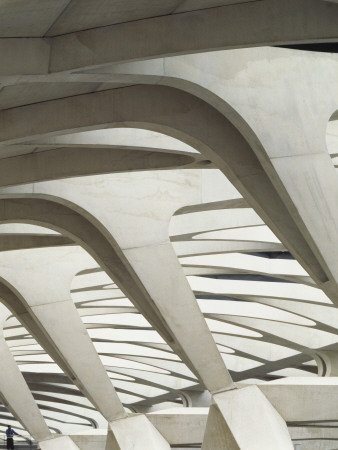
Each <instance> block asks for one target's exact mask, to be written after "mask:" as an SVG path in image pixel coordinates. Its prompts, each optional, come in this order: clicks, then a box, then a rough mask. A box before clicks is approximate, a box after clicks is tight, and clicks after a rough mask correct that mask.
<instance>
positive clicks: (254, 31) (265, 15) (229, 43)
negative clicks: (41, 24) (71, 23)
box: [0, 0, 338, 81]
mask: <svg viewBox="0 0 338 450" xmlns="http://www.w3.org/2000/svg"><path fill="white" fill-rule="evenodd" d="M331 1H333V0H331ZM236 3H237V2H234V4H230V5H226V6H220V7H218V8H204V9H200V10H197V11H189V8H188V11H187V12H185V11H184V9H182V10H181V11H180V10H178V11H177V13H176V14H168V15H165V16H162V17H153V18H148V19H143V20H136V21H133V22H127V23H121V24H116V25H112V26H104V27H101V28H93V29H91V30H88V31H79V32H73V33H70V32H69V31H66V32H62V33H56V34H60V36H55V37H50V38H44V39H43V38H31V39H29V38H25V39H22V38H21V39H13V38H11V39H4V38H2V40H1V47H0V51H1V54H2V55H3V56H4V60H3V67H1V75H3V76H8V75H12V74H13V75H22V74H27V75H31V74H33V75H34V79H35V80H36V78H37V76H38V75H47V74H48V73H50V72H63V71H71V70H72V69H75V68H76V69H79V71H80V73H81V71H84V69H90V68H93V67H95V66H100V65H103V64H107V63H112V62H119V61H128V60H136V59H147V58H154V57H159V56H165V55H174V54H187V53H196V52H206V51H210V50H222V49H229V48H240V47H252V46H260V45H281V44H292V43H309V42H330V41H333V42H335V41H337V38H338V36H337V29H336V19H337V14H338V13H337V5H335V4H334V3H329V2H325V1H321V0H284V1H283V2H282V3H281V2H279V0H261V1H252V2H250V3H249V2H244V5H243V4H242V5H241V4H236ZM191 9H193V8H192V7H191ZM180 12H182V13H183V14H180ZM156 15H157V14H156ZM290 17H292V23H290ZM262 24H264V25H265V26H262ZM90 28H92V27H90ZM172 30H175V33H174V34H173V33H172ZM51 32H52V30H51ZM168 36H171V39H170V40H168ZM13 55H16V57H15V58H14V57H13ZM56 75H58V74H56ZM67 75H68V74H67ZM74 75H75V76H76V79H77V80H78V79H79V77H80V75H79V74H77V73H76V74H74ZM80 79H81V78H80ZM87 79H88V78H87ZM55 80H56V81H58V80H60V77H57V78H56V79H55ZM61 80H62V81H64V78H61Z"/></svg>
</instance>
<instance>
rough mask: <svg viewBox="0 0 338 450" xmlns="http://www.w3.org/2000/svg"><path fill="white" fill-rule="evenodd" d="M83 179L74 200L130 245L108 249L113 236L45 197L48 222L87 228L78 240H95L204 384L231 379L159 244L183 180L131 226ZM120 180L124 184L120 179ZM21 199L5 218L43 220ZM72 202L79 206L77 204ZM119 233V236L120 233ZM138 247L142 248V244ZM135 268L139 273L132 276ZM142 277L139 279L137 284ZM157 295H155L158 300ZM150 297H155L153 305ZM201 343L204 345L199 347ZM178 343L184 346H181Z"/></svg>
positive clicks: (116, 275)
mask: <svg viewBox="0 0 338 450" xmlns="http://www.w3.org/2000/svg"><path fill="white" fill-rule="evenodd" d="M148 176H149V175H148ZM186 176H188V175H184V176H183V180H182V183H183V181H184V180H185V177H186ZM142 177H143V176H141V178H140V181H142ZM167 178H168V175H167V174H166V175H164V176H163V180H164V181H163V183H164V184H163V189H169V188H170V187H172V186H173V182H172V181H171V180H170V177H169V180H167ZM161 179H162V176H161V175H160V174H159V173H158V175H156V174H155V175H154V181H153V182H152V184H153V186H154V187H155V188H156V189H157V187H156V183H157V184H158V183H160V184H159V186H160V185H161ZM166 180H167V181H166ZM102 181H103V180H102ZM108 182H112V183H113V185H112V186H110V187H109V186H108V187H107V189H108V191H109V190H110V189H111V188H113V186H114V179H111V180H110V181H109V180H108ZM82 183H83V182H82V181H80V184H79V185H78V187H79V190H78V189H77V188H76V184H75V185H74V186H73V189H72V192H73V193H74V194H75V199H76V200H77V204H78V205H81V206H82V205H83V206H85V207H86V206H87V208H89V209H90V211H89V212H90V217H91V218H92V217H93V215H96V216H97V220H100V221H101V222H102V223H101V225H100V228H102V227H103V226H105V229H108V230H109V231H110V235H111V236H114V235H116V230H121V231H122V230H123V232H122V234H123V240H124V243H120V245H124V246H125V247H129V248H130V250H126V251H125V252H124V253H120V252H121V251H120V252H119V253H117V254H116V253H115V252H112V250H113V249H112V248H111V247H112V246H114V247H115V248H118V246H117V245H116V241H115V240H114V239H111V237H110V238H109V240H110V243H109V244H108V246H107V242H103V240H102V236H101V237H100V234H98V230H97V229H95V227H94V226H93V225H91V232H89V233H88V231H89V229H88V224H87V225H85V226H82V225H83V224H81V226H80V224H79V223H78V225H76V224H75V223H74V222H73V224H66V223H65V220H67V221H68V220H69V215H68V217H67V215H65V213H61V209H62V208H61V206H60V205H57V209H59V210H60V213H58V214H57V216H56V217H55V218H53V217H52V216H51V212H52V209H51V203H49V205H45V208H47V210H48V216H49V219H48V220H50V221H51V222H53V221H54V220H55V222H54V224H55V223H58V224H59V226H60V224H61V222H60V219H61V221H62V222H63V224H62V226H63V227H64V228H63V229H65V228H66V229H67V230H69V229H73V230H72V232H73V233H74V235H76V234H78V233H82V234H83V233H84V234H85V235H84V236H83V238H82V239H81V241H82V243H85V245H86V246H87V248H88V247H89V246H90V245H91V246H93V245H95V247H96V249H95V250H94V251H95V253H96V255H97V257H99V261H100V265H101V266H102V267H104V268H107V269H108V270H109V271H110V273H111V274H112V278H113V279H114V280H115V281H116V282H117V283H118V284H119V281H120V280H121V276H122V275H123V276H122V278H123V281H122V283H121V284H122V288H124V289H126V290H127V294H128V297H129V298H130V299H131V300H136V302H137V303H136V306H137V307H139V308H140V310H141V311H142V312H145V315H146V317H147V318H149V319H148V320H150V322H151V323H153V324H155V327H156V328H157V329H158V330H159V332H160V333H162V335H164V338H165V339H166V340H167V342H168V343H169V345H171V346H173V347H174V349H175V351H176V350H178V352H179V355H182V358H183V361H184V362H185V363H186V364H187V365H188V366H189V367H192V368H193V371H194V372H195V373H196V374H197V376H199V377H200V378H201V379H202V380H203V382H204V383H205V385H206V387H207V388H208V389H210V390H211V391H214V390H219V389H222V388H224V387H226V386H229V385H231V378H230V376H229V374H228V372H227V370H226V368H225V366H224V362H223V360H222V358H221V356H220V353H219V351H218V349H217V347H216V345H215V342H214V340H213V338H212V336H211V334H210V332H209V330H208V328H207V326H206V323H205V320H204V318H203V316H202V313H201V312H200V309H199V307H198V305H197V303H196V300H195V298H194V296H193V294H192V291H191V288H190V286H189V284H188V283H187V280H186V277H185V275H184V273H183V271H182V269H181V267H180V265H179V263H178V260H177V256H176V254H175V252H174V251H173V249H172V246H171V244H170V243H168V242H167V243H166V244H165V245H162V244H161V242H163V240H166V241H167V240H168V222H169V220H170V217H171V215H172V213H173V211H175V210H176V209H177V208H178V207H179V206H180V205H181V204H182V201H183V200H182V197H181V189H182V188H183V189H184V187H185V185H184V184H182V185H181V186H178V187H177V188H176V189H177V190H178V191H177V193H175V195H174V194H173V191H172V193H171V195H172V200H171V201H169V200H168V201H167V202H166V204H165V205H164V204H163V203H162V201H161V198H162V197H161V198H160V199H159V200H160V201H161V203H162V206H161V208H160V209H158V211H157V212H155V213H154V214H155V217H156V216H157V217H156V220H153V219H151V218H150V220H148V215H147V214H145V215H143V214H142V213H141V214H140V215H139V220H140V222H139V221H136V220H134V221H133V224H132V223H130V222H129V226H128V227H125V225H124V220H125V216H124V215H116V214H115V212H114V206H113V203H112V198H111V197H110V196H109V195H108V196H107V197H102V196H99V197H97V194H96V189H97V187H99V186H100V183H101V181H100V182H99V183H98V184H96V183H95V179H92V181H90V180H89V179H87V180H86V186H87V187H89V185H91V186H92V189H91V191H92V193H93V197H89V196H88V195H85V196H83V195H82V188H81V185H82ZM88 183H89V184H88ZM166 183H168V184H167V187H165V185H166ZM122 184H123V185H124V181H123V179H122ZM175 184H176V185H178V184H179V183H177V182H176V183H175ZM43 186H44V185H43V184H41V187H43ZM58 186H60V187H61V188H62V186H63V185H62V183H61V184H60V185H54V183H51V184H49V183H47V184H46V185H45V188H47V190H49V191H51V190H52V191H53V188H54V189H55V187H56V188H57V187H58ZM135 188H136V190H135V192H134V194H133V195H134V196H136V198H135V202H137V201H138V199H139V198H140V197H139V196H140V195H141V196H142V195H145V193H144V192H143V190H142V187H141V185H140V184H138V183H137V184H136V185H132V186H131V189H132V190H134V189H135ZM62 190H63V188H62ZM164 192H165V191H164ZM199 192H200V190H199V187H198V185H197V188H196V190H195V188H194V189H192V192H191V193H190V196H189V198H190V197H191V198H195V195H199ZM54 193H55V190H54ZM65 194H66V192H64V193H63V194H62V193H61V192H58V193H57V194H56V195H57V197H58V198H59V199H60V198H61V197H62V195H65ZM163 195H164V194H163ZM69 201H73V199H70V198H68V199H67V201H66V203H67V204H69ZM83 201H84V202H85V204H83V203H82V202H83ZM22 202H24V200H23V199H22V200H20V204H21V208H20V210H16V211H14V210H15V209H16V208H15V207H14V209H13V210H12V212H13V213H14V215H12V214H11V212H10V211H11V208H10V206H9V205H8V207H7V208H6V215H7V218H9V216H10V215H11V216H12V218H13V220H17V219H14V217H15V216H16V217H17V218H18V216H17V215H16V214H17V213H18V214H19V216H21V217H22V218H23V217H24V216H25V214H28V215H29V216H30V217H32V215H33V214H35V212H36V213H37V214H38V216H35V220H38V217H39V218H41V219H40V220H42V221H43V220H46V219H45V217H44V213H43V210H42V209H41V207H40V208H39V207H38V204H36V208H34V209H32V203H31V202H29V201H28V203H31V206H30V207H29V208H27V209H26V208H25V210H24V209H23V203H22ZM38 202H39V203H40V205H41V206H42V203H43V201H41V200H39V201H38ZM41 202H42V203H41ZM151 203H152V202H150V203H149V204H147V206H149V207H150V205H151ZM27 205H28V204H27ZM13 206H14V205H13ZM74 208H75V209H79V208H78V206H76V207H74ZM153 208H154V206H152V207H151V209H153ZM155 208H156V205H155ZM138 209H140V208H138ZM131 210H132V207H131ZM100 211H101V212H102V211H105V213H104V217H103V216H101V212H100ZM109 211H111V214H110V213H109ZM46 212H47V211H46ZM65 212H66V211H65ZM69 212H70V211H69ZM69 212H68V214H69ZM72 214H74V213H72ZM128 214H129V212H128ZM87 215H88V213H87ZM0 219H1V218H0ZM28 220H29V219H28ZM95 223H96V222H95ZM135 227H136V228H135ZM149 227H152V231H151V232H150V231H149V230H150V228H149ZM78 236H79V234H78ZM119 237H120V239H121V236H119ZM134 239H137V243H135V241H134ZM154 239H155V243H158V244H159V245H156V246H154V244H153V242H154ZM120 242H121V241H120ZM140 243H141V244H140ZM142 244H143V245H142ZM133 247H134V250H133ZM135 247H139V248H135ZM142 247H145V248H144V249H143V248H142ZM140 258H141V259H140ZM142 258H147V260H149V261H148V263H147V264H146V265H144V263H143V262H142V261H144V259H142ZM154 258H157V261H161V262H160V264H158V262H157V263H156V259H155V260H154ZM163 258H164V259H163ZM122 261H123V262H122ZM121 262H122V263H121ZM139 263H140V264H141V266H142V267H143V271H142V272H140V273H139V274H138V273H137V271H139V266H138V264H139ZM130 266H132V267H133V268H132V270H131V271H129V269H127V270H128V271H129V273H125V272H126V269H125V268H124V267H127V268H128V267H130ZM146 266H148V269H147V268H146ZM163 267H166V270H165V271H163ZM150 268H152V269H150ZM135 270H136V274H137V276H136V278H135ZM130 274H131V275H132V277H133V278H134V279H135V287H134V286H133V279H131V277H130ZM155 274H157V279H158V284H157V285H156V286H153V284H152V280H153V279H154V277H155ZM140 277H141V278H140ZM140 279H141V282H142V284H141V285H140ZM169 280H175V282H174V284H173V285H172V286H170V287H169V286H168V281H169ZM144 287H145V288H146V289H147V290H146V292H147V294H146V295H147V297H148V296H149V297H150V298H152V300H151V301H149V300H148V299H146V298H145V295H144V293H143V292H144ZM173 287H175V289H177V295H179V297H177V298H176V296H173V295H172V293H171V290H172V288H173ZM135 288H136V291H135ZM156 296H158V297H159V298H158V300H157V298H156ZM149 297H148V298H149ZM174 299H175V302H176V306H177V308H176V310H175V308H173V307H172V302H173V301H174ZM154 300H156V301H155V308H156V309H155V310H154V307H153V304H154ZM150 308H151V309H150ZM178 308H179V309H178ZM187 316H189V317H190V318H191V319H192V318H194V322H193V323H194V327H189V328H188V329H187V328H186V325H185V318H186V317H187ZM157 317H159V319H160V321H161V322H160V323H161V325H160V326H159V324H158V319H157ZM162 324H163V325H162ZM167 330H169V333H168V332H167ZM202 330H203V332H202ZM196 333H197V334H196ZM168 334H169V336H168ZM192 342H194V343H195V345H193V346H192V345H191V343H192ZM200 348H204V349H208V350H205V351H204V352H200ZM180 349H183V352H182V350H180ZM182 353H183V354H182Z"/></svg>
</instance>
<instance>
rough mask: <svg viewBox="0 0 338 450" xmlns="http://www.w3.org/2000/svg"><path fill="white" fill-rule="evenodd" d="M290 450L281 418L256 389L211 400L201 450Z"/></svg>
mask: <svg viewBox="0 0 338 450" xmlns="http://www.w3.org/2000/svg"><path fill="white" fill-rule="evenodd" d="M223 448H224V449H225V448H226V449H229V450H271V449H274V450H293V445H292V442H291V438H290V435H289V432H288V429H287V426H286V423H285V421H284V420H283V418H282V417H281V416H280V415H279V414H278V413H277V411H276V410H275V409H274V408H273V407H272V405H271V404H270V403H269V401H268V400H267V399H266V397H265V396H264V394H262V392H261V391H260V390H259V389H258V387H257V386H250V387H246V388H243V389H236V390H231V391H228V392H223V393H220V394H215V395H214V396H213V400H212V404H211V407H210V411H209V416H208V421H207V427H206V431H205V435H204V441H203V445H202V450H220V449H223Z"/></svg>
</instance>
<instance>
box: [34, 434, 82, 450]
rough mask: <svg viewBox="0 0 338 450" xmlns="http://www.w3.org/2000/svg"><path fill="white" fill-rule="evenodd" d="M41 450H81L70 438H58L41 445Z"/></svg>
mask: <svg viewBox="0 0 338 450" xmlns="http://www.w3.org/2000/svg"><path fill="white" fill-rule="evenodd" d="M39 447H40V449H41V450H61V449H62V450H76V449H78V450H79V447H78V446H77V445H76V444H75V443H74V442H73V441H72V440H71V438H70V437H69V436H57V437H54V439H48V440H46V441H42V442H40V443H39Z"/></svg>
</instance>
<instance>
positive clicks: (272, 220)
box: [0, 86, 338, 302]
mask: <svg viewBox="0 0 338 450" xmlns="http://www.w3.org/2000/svg"><path fill="white" fill-rule="evenodd" d="M150 98H151V102H150V101H149V99H150ZM218 101H220V102H222V103H224V102H223V101H221V100H218ZM84 104H85V105H86V107H87V108H86V111H87V114H86V115H84V114H83V111H84V109H83V106H84ZM113 105H114V107H113ZM41 117H44V118H46V117H52V118H53V120H50V121H47V120H41ZM0 121H1V122H2V123H4V124H9V123H10V124H11V126H6V127H3V128H2V129H1V132H0V141H1V142H3V143H17V142H20V141H24V140H26V141H27V140H28V139H29V138H33V137H38V136H40V135H45V134H49V133H53V134H60V133H62V132H65V131H67V130H77V131H80V130H88V129H97V128H100V127H102V126H103V124H104V125H105V126H107V124H112V125H114V126H116V125H118V124H120V125H121V124H122V125H121V126H123V125H125V123H126V122H128V124H129V125H130V124H133V126H138V127H141V128H149V129H153V130H155V131H160V132H163V133H166V134H170V135H172V136H174V137H176V138H179V139H182V140H183V141H185V142H186V143H188V144H190V145H192V146H193V147H195V148H196V149H198V150H199V151H200V152H201V153H203V154H204V155H205V156H206V157H207V158H208V159H211V160H212V161H213V162H214V163H215V164H216V166H217V167H218V168H220V169H221V170H222V171H223V172H224V174H225V175H226V176H227V177H228V178H229V180H230V181H231V182H232V183H233V184H234V185H235V187H236V188H237V189H238V190H239V191H240V192H241V193H242V195H243V196H244V197H245V199H246V200H248V202H249V203H250V204H251V205H252V207H253V208H254V209H255V210H256V212H257V213H258V214H259V215H260V216H261V217H262V219H263V220H264V222H265V223H267V224H268V225H269V226H270V228H271V229H272V230H273V231H274V233H275V234H276V235H277V236H278V237H280V239H281V240H282V242H283V243H285V244H286V246H287V247H288V248H290V249H292V252H293V254H294V256H296V257H297V259H298V260H299V261H300V263H301V264H302V265H303V267H304V268H305V269H306V270H307V272H308V273H309V274H310V276H311V277H312V278H313V279H314V280H315V281H316V282H317V283H318V284H319V285H320V287H322V288H323V290H324V291H325V292H326V293H327V295H328V296H330V298H332V300H333V301H337V302H338V299H337V298H336V296H337V294H336V293H337V291H338V288H337V289H333V287H334V286H336V281H335V278H334V277H333V276H332V274H331V272H330V271H329V270H328V268H327V265H326V263H324V262H323V259H322V258H321V257H319V254H318V251H317V249H316V248H315V245H314V242H313V241H311V239H310V241H309V243H308V242H307V240H306V239H305V237H304V232H303V230H300V228H299V223H297V222H296V220H295V218H297V217H296V216H295V214H294V211H293V210H292V208H290V207H289V205H288V203H287V202H283V201H282V199H281V197H280V192H279V191H280V184H279V183H278V182H277V183H273V182H272V181H271V179H270V176H269V175H270V174H267V172H268V171H270V169H271V164H270V163H268V164H266V162H264V164H263V162H262V161H260V160H259V158H258V157H257V156H256V155H255V154H254V152H253V150H252V148H251V147H250V145H249V144H248V142H247V141H246V140H245V139H244V138H243V136H242V135H241V134H240V132H239V131H237V130H236V128H235V127H234V126H233V125H232V124H231V123H230V122H229V121H228V120H227V119H226V118H225V117H224V115H222V114H221V113H219V112H218V111H217V110H216V109H215V108H213V107H212V106H210V105H209V104H208V103H206V102H205V101H202V100H200V99H197V98H196V97H194V96H192V95H190V94H187V93H184V92H183V91H181V90H178V89H173V88H168V87H163V86H133V87H130V88H123V89H121V90H120V89H115V90H112V91H104V92H102V93H101V92H99V93H95V94H89V95H80V96H77V97H72V98H71V99H63V100H56V101H51V102H45V103H43V104H39V105H31V106H25V107H20V108H15V109H13V110H7V111H1V112H0ZM196 124H198V125H196ZM241 126H243V120H241ZM246 129H248V126H247V125H246ZM32 130H34V131H33V132H32ZM252 134H253V133H252V132H251V136H252ZM252 139H253V142H254V143H255V145H256V146H260V143H259V142H257V138H255V136H253V137H252ZM224 142H227V143H228V145H227V146H224ZM267 169H269V170H267ZM330 170H332V171H333V168H332V167H330ZM333 175H335V174H334V171H333ZM272 178H273V179H274V177H272ZM274 181H275V180H274ZM275 184H276V185H275ZM333 272H334V271H332V273H333ZM328 280H330V282H329V283H328Z"/></svg>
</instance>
